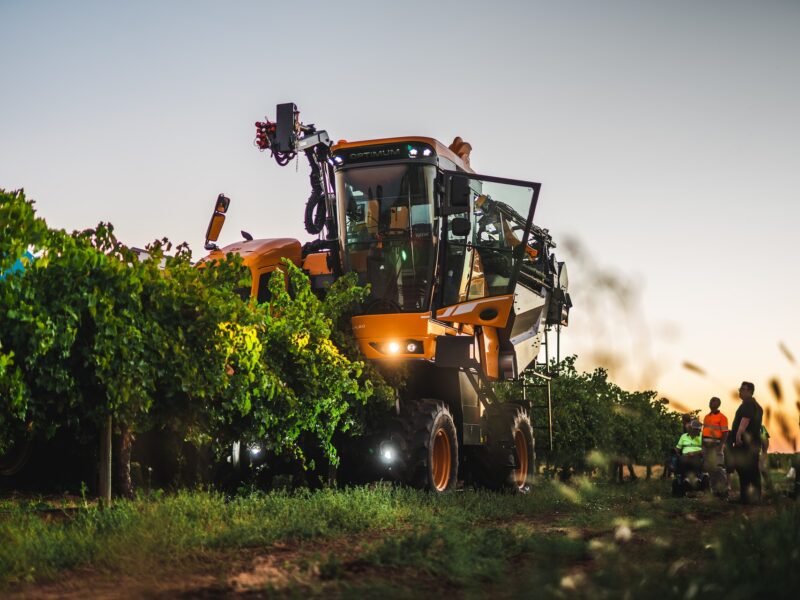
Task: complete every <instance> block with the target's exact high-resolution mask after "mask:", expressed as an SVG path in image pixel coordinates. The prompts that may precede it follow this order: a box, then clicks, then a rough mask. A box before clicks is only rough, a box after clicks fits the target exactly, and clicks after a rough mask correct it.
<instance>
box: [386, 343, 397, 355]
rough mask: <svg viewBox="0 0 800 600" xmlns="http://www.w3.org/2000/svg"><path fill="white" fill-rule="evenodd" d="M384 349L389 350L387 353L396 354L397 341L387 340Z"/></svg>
mask: <svg viewBox="0 0 800 600" xmlns="http://www.w3.org/2000/svg"><path fill="white" fill-rule="evenodd" d="M386 350H388V351H389V354H397V353H398V352H400V344H398V343H397V342H389V343H388V344H387V346H386Z"/></svg>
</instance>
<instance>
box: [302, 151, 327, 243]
mask: <svg viewBox="0 0 800 600" xmlns="http://www.w3.org/2000/svg"><path fill="white" fill-rule="evenodd" d="M305 154H306V158H307V159H308V165H309V166H310V167H311V175H310V176H309V178H310V179H311V195H310V196H309V197H308V202H306V215H305V225H306V231H307V232H308V233H310V234H311V235H317V234H318V233H321V232H322V230H323V229H324V228H325V217H326V216H327V215H326V213H327V207H326V205H325V190H324V189H323V188H322V178H321V176H320V168H319V163H318V162H317V159H316V157H315V156H314V150H313V148H309V149H308V150H306V151H305Z"/></svg>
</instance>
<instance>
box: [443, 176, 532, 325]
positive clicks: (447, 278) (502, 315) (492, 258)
mask: <svg viewBox="0 0 800 600" xmlns="http://www.w3.org/2000/svg"><path fill="white" fill-rule="evenodd" d="M540 188H541V185H540V184H538V183H534V182H530V181H519V180H513V179H501V178H498V177H489V176H485V175H474V174H465V173H455V172H446V173H445V191H446V193H445V203H444V208H443V210H442V212H443V216H444V219H443V220H444V223H443V246H444V248H443V250H442V256H441V264H442V268H441V270H440V273H441V274H442V276H441V280H440V287H439V291H438V294H437V296H438V297H437V298H436V299H437V306H439V307H441V308H439V309H438V310H437V311H436V318H437V319H439V320H442V321H449V322H453V323H470V324H473V325H488V326H492V327H504V326H505V322H506V321H507V319H508V314H509V311H510V309H511V304H512V302H513V294H514V288H515V285H516V282H517V278H518V277H519V271H520V268H521V265H522V261H523V260H525V259H526V258H528V259H530V257H531V256H535V252H536V251H535V250H534V249H533V248H531V247H530V246H529V245H528V240H529V237H530V230H531V224H532V223H533V215H534V212H535V210H536V203H537V200H538V197H539V190H540Z"/></svg>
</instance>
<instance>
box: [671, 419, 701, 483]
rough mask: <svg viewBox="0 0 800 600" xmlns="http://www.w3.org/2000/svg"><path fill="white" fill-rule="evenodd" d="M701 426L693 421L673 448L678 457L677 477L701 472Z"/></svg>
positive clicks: (698, 422)
mask: <svg viewBox="0 0 800 600" xmlns="http://www.w3.org/2000/svg"><path fill="white" fill-rule="evenodd" d="M702 431H703V425H702V423H700V421H698V420H697V419H693V420H692V421H691V422H690V423H689V424H688V426H687V427H686V433H684V434H683V435H682V436H681V437H680V438H679V439H678V443H677V445H676V446H675V453H676V454H677V455H678V475H680V476H685V475H686V474H687V473H689V472H690V471H694V472H695V473H696V474H698V475H699V474H700V473H701V472H702V470H703V436H702V435H701V432H702Z"/></svg>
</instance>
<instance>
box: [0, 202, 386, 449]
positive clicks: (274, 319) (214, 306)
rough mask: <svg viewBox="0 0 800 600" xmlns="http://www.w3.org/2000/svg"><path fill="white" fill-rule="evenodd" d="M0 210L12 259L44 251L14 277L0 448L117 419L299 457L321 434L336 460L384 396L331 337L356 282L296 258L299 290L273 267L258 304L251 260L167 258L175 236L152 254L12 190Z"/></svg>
mask: <svg viewBox="0 0 800 600" xmlns="http://www.w3.org/2000/svg"><path fill="white" fill-rule="evenodd" d="M0 216H1V217H2V218H3V221H2V229H3V238H2V242H0V260H2V261H3V262H2V265H3V266H4V268H7V267H8V266H10V265H12V264H13V263H14V261H15V260H16V258H17V257H18V256H19V255H21V254H22V253H23V252H24V251H25V250H28V249H32V250H34V251H35V252H36V255H37V258H36V259H35V260H34V261H33V262H32V263H31V264H30V265H28V266H27V268H26V269H24V271H21V272H16V273H13V274H9V275H8V276H7V277H5V278H3V279H0V307H1V308H0V311H2V320H0V393H2V394H3V395H2V401H1V402H0V452H2V451H3V449H4V447H5V446H7V444H8V443H9V442H10V441H11V440H13V439H14V438H15V436H19V435H20V432H21V431H25V432H28V433H29V434H36V433H41V434H44V435H52V434H54V433H55V430H56V429H57V428H58V427H65V426H66V427H71V428H73V429H74V430H75V431H76V432H78V433H79V434H81V435H84V436H92V435H94V433H95V432H96V430H97V428H98V427H99V426H100V424H101V423H102V422H103V420H104V419H105V418H106V417H107V416H108V415H111V416H112V419H113V420H114V422H116V423H118V424H120V425H123V426H125V427H126V428H127V429H132V430H136V429H138V430H142V429H147V428H152V427H158V428H168V429H172V430H174V431H177V432H179V433H180V434H181V435H182V436H183V437H184V438H185V439H189V440H193V441H195V442H198V443H207V442H214V443H215V444H217V445H218V446H224V445H227V444H229V443H230V442H232V441H233V440H239V439H243V440H259V441H261V442H264V440H266V441H267V443H269V444H270V445H271V446H272V447H273V448H275V449H276V450H280V451H290V452H293V453H295V454H297V455H301V451H300V447H299V445H298V443H297V442H298V439H299V437H300V435H301V434H302V433H308V434H310V435H311V436H312V437H315V438H316V439H317V440H318V442H319V445H320V446H321V447H322V449H323V451H324V452H325V453H326V455H327V456H329V457H331V458H335V450H334V448H333V446H332V445H331V438H332V436H333V434H334V433H335V432H336V431H338V430H340V429H346V428H347V427H348V426H350V425H351V424H352V417H348V415H349V414H350V413H352V414H355V413H353V411H351V408H352V407H354V406H358V405H361V404H363V403H364V402H366V400H367V398H369V397H370V396H371V394H372V387H371V386H370V385H369V383H368V382H367V381H365V380H364V378H363V363H362V362H361V361H359V360H356V359H355V355H354V354H353V353H349V354H346V353H343V352H342V351H341V350H340V349H339V347H337V345H336V344H335V343H333V341H332V340H331V336H332V335H333V334H334V332H335V330H334V322H336V321H338V320H339V319H340V318H341V317H342V314H343V313H344V312H345V311H346V310H348V309H349V308H350V307H351V306H352V305H353V304H354V303H356V302H358V301H359V299H360V298H362V297H363V294H364V292H363V290H361V289H360V288H358V287H357V286H356V285H355V282H354V281H353V280H352V279H350V278H343V279H342V280H340V281H338V282H337V283H336V285H334V287H333V289H332V290H331V293H329V294H328V295H327V296H326V298H325V300H319V299H318V298H317V297H316V296H314V294H313V293H312V292H311V289H310V285H309V281H308V278H307V277H305V275H303V273H302V272H301V271H300V270H299V269H298V268H297V267H295V266H294V265H292V264H289V263H286V264H285V265H284V271H285V275H286V277H287V278H288V280H289V282H290V286H289V288H290V289H291V290H292V292H293V293H292V295H291V296H290V294H289V292H288V291H287V288H286V285H285V284H284V277H283V276H279V277H273V278H272V281H271V284H270V285H271V290H272V302H271V303H270V304H268V305H258V304H257V303H255V302H249V301H243V300H242V299H241V297H240V296H239V295H238V294H237V293H236V289H237V288H238V287H240V285H241V281H240V280H241V274H242V263H241V259H240V258H239V257H236V256H233V255H228V256H227V257H225V258H224V259H222V260H218V261H214V262H211V263H204V264H202V265H201V267H200V268H198V267H196V266H194V265H192V264H191V261H190V259H191V253H190V251H189V249H188V247H186V246H185V245H181V246H178V247H177V248H175V255H174V256H171V257H166V256H165V252H166V251H169V250H171V249H172V248H171V246H170V244H169V242H168V241H167V240H160V241H157V242H155V243H154V244H152V245H151V246H149V247H148V251H149V253H150V257H149V258H147V259H145V260H141V261H140V260H139V259H138V258H137V257H136V256H135V255H134V253H133V252H131V251H130V250H129V249H128V248H126V247H125V246H124V245H122V244H121V243H119V242H118V241H117V239H116V238H115V237H114V230H113V227H112V226H111V225H109V224H104V223H101V224H99V225H98V226H97V227H95V228H94V229H89V230H86V231H83V232H75V233H72V234H68V233H66V232H64V231H61V230H53V229H49V228H48V227H47V225H46V223H45V222H44V221H43V220H42V219H40V218H38V217H37V216H36V215H35V212H34V210H33V203H32V202H30V201H28V200H27V199H26V198H25V196H24V194H23V193H22V192H13V193H6V192H2V191H0ZM348 411H350V412H348ZM348 418H349V420H348Z"/></svg>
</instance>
